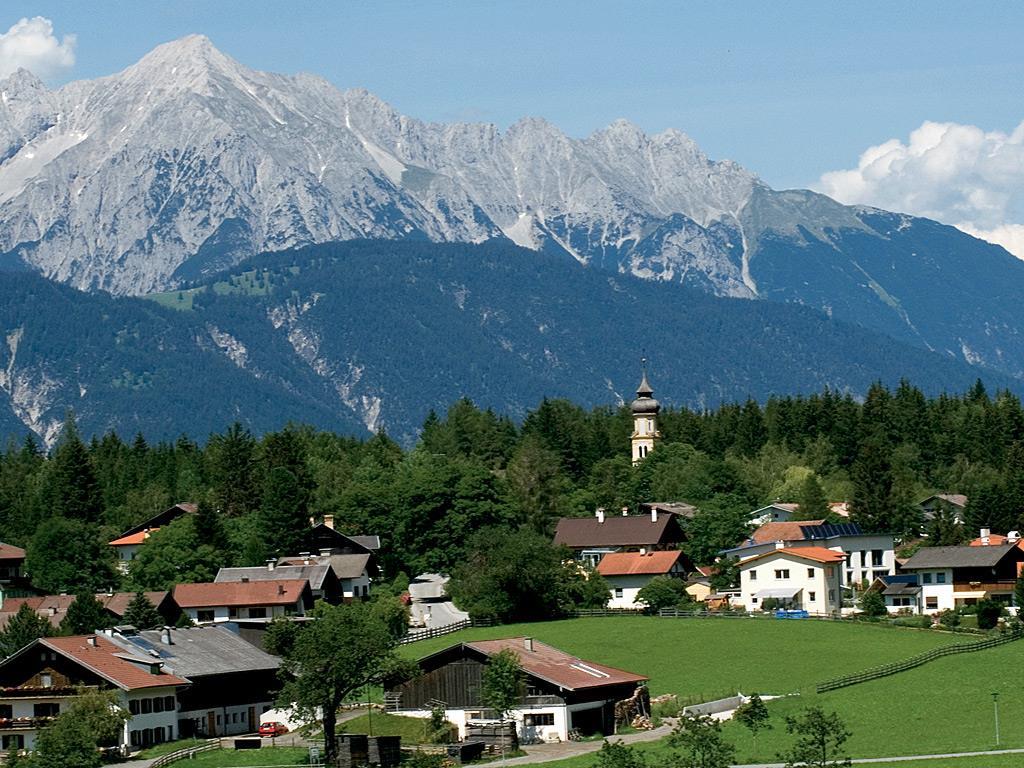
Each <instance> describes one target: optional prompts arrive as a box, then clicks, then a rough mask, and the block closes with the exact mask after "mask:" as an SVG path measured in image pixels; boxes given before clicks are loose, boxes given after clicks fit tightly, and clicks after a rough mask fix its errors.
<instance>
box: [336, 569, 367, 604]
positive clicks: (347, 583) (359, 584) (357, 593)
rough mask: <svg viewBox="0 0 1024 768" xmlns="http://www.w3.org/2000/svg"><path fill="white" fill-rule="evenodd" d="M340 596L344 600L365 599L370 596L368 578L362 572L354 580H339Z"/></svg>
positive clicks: (364, 572)
mask: <svg viewBox="0 0 1024 768" xmlns="http://www.w3.org/2000/svg"><path fill="white" fill-rule="evenodd" d="M340 581H341V595H342V597H344V598H345V599H346V600H354V599H356V598H360V597H366V596H367V595H369V594H370V577H369V576H367V575H366V571H363V572H362V573H361V574H359V576H357V577H356V578H354V579H341V580H340Z"/></svg>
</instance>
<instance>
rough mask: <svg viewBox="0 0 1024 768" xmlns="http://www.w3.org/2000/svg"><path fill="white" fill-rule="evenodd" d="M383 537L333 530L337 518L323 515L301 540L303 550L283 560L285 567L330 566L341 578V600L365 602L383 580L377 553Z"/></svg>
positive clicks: (338, 577) (339, 581) (282, 563)
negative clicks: (375, 581)
mask: <svg viewBox="0 0 1024 768" xmlns="http://www.w3.org/2000/svg"><path fill="white" fill-rule="evenodd" d="M379 549H380V537H378V536H373V535H365V536H348V535H345V534H344V533H341V532H340V531H338V530H336V529H335V527H334V515H324V519H323V522H321V523H318V524H316V525H314V526H312V527H311V528H310V529H309V530H308V531H307V532H306V534H305V535H304V536H303V539H302V551H301V552H300V553H299V554H297V555H289V556H287V557H282V558H281V559H280V561H279V562H278V563H277V565H278V566H279V567H282V566H308V565H329V566H330V567H331V568H332V569H333V571H334V575H335V576H336V577H337V579H338V584H339V587H340V589H341V595H342V599H343V600H344V601H346V602H351V601H352V600H355V599H360V598H362V599H365V598H367V597H368V596H369V594H370V585H371V584H372V583H373V581H374V580H375V579H377V578H380V576H381V572H380V565H379V563H378V561H377V552H378V550H379Z"/></svg>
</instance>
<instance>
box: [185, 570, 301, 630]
mask: <svg viewBox="0 0 1024 768" xmlns="http://www.w3.org/2000/svg"><path fill="white" fill-rule="evenodd" d="M173 594H174V601H175V602H176V603H177V604H178V605H179V606H180V607H181V610H182V611H184V612H185V615H186V616H188V617H189V618H190V619H191V620H192V621H194V622H196V623H197V624H211V623H216V622H224V621H233V620H235V619H274V618H278V617H281V616H304V615H305V614H306V611H308V610H309V609H311V608H312V607H313V593H312V591H311V590H310V588H309V582H308V581H306V580H305V579H274V580H268V581H237V582H227V583H219V584H218V583H212V582H211V583H202V584H178V585H176V586H175V587H174V592H173Z"/></svg>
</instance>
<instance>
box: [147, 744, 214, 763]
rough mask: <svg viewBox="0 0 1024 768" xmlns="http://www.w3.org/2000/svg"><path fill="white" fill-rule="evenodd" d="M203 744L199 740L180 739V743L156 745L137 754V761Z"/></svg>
mask: <svg viewBox="0 0 1024 768" xmlns="http://www.w3.org/2000/svg"><path fill="white" fill-rule="evenodd" d="M203 743H204V742H203V741H202V740H200V739H182V740H180V741H166V742H164V743H163V744H157V745H155V746H152V747H148V748H147V749H144V750H142V751H141V752H139V759H142V760H149V759H152V758H154V757H160V756H161V755H166V754H169V753H171V752H177V751H178V750H179V749H185V748H186V747H197V746H199V745H200V744H203Z"/></svg>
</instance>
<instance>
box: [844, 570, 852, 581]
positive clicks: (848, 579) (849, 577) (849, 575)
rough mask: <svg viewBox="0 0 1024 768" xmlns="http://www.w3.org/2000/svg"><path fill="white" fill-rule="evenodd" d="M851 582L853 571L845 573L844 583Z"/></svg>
mask: <svg viewBox="0 0 1024 768" xmlns="http://www.w3.org/2000/svg"><path fill="white" fill-rule="evenodd" d="M852 582H853V571H847V572H846V583H847V584H850V583H852Z"/></svg>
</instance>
